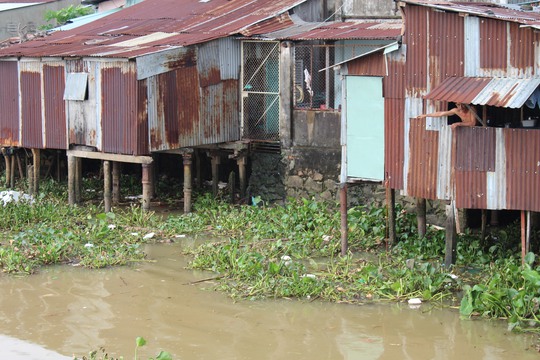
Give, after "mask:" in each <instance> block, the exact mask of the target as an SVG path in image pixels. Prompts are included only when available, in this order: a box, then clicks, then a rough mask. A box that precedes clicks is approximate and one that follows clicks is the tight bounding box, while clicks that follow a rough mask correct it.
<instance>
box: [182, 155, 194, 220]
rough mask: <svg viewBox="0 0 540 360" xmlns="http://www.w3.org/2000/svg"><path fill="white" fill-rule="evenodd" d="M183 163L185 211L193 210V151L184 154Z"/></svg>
mask: <svg viewBox="0 0 540 360" xmlns="http://www.w3.org/2000/svg"><path fill="white" fill-rule="evenodd" d="M182 159H183V164H184V213H186V214H187V213H190V212H191V191H192V186H191V165H192V163H193V161H192V152H191V151H186V152H184V153H183V154H182Z"/></svg>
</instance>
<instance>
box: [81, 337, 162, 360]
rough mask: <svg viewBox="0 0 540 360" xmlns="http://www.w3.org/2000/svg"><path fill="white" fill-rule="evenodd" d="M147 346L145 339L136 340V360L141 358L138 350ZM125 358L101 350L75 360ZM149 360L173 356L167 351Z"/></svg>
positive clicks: (159, 359) (113, 359) (118, 359)
mask: <svg viewBox="0 0 540 360" xmlns="http://www.w3.org/2000/svg"><path fill="white" fill-rule="evenodd" d="M145 345H146V340H145V339H144V338H143V337H140V336H138V337H137V338H136V339H135V355H134V360H138V359H139V357H138V356H137V350H138V349H139V348H141V347H143V346H145ZM123 359H124V357H123V356H120V357H119V358H116V357H113V356H110V355H109V354H108V353H107V352H106V351H105V349H104V348H100V349H99V350H93V351H91V352H90V353H89V354H88V356H83V357H82V358H80V359H79V358H77V357H75V358H74V360H123ZM148 360H172V356H171V354H169V353H168V352H166V351H160V352H159V353H158V354H157V355H156V357H150V358H148Z"/></svg>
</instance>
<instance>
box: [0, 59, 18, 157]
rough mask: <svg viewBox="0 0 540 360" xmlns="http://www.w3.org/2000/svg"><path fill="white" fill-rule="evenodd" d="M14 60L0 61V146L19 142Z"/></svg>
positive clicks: (16, 82) (16, 74) (16, 80)
mask: <svg viewBox="0 0 540 360" xmlns="http://www.w3.org/2000/svg"><path fill="white" fill-rule="evenodd" d="M18 72H19V71H18V64H17V62H16V61H0V79H2V86H0V109H1V110H0V146H18V144H19V74H18Z"/></svg>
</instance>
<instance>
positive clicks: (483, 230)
mask: <svg viewBox="0 0 540 360" xmlns="http://www.w3.org/2000/svg"><path fill="white" fill-rule="evenodd" d="M481 217H482V219H481V221H482V222H481V225H480V241H481V242H482V243H484V241H485V240H486V235H487V210H485V209H482V216H481Z"/></svg>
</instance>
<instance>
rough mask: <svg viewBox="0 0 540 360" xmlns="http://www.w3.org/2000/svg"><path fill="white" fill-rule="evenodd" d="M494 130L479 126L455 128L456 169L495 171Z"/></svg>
mask: <svg viewBox="0 0 540 360" xmlns="http://www.w3.org/2000/svg"><path fill="white" fill-rule="evenodd" d="M495 130H496V128H492V127H479V126H478V127H471V128H457V129H456V135H455V136H456V142H457V145H456V155H455V158H456V164H455V168H456V170H458V171H483V172H485V171H495V139H496V137H495Z"/></svg>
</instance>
